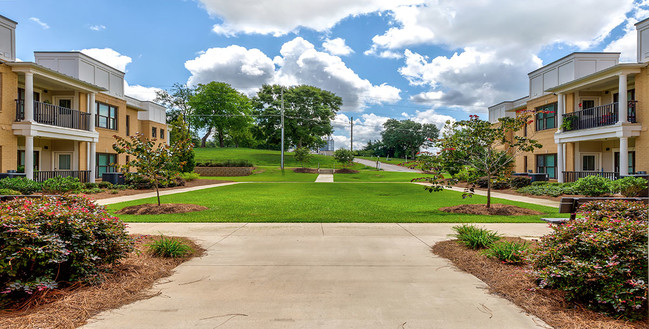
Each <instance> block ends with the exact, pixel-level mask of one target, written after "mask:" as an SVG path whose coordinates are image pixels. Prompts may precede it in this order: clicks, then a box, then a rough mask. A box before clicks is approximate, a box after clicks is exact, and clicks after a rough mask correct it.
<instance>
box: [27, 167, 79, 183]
mask: <svg viewBox="0 0 649 329" xmlns="http://www.w3.org/2000/svg"><path fill="white" fill-rule="evenodd" d="M57 176H61V177H76V178H78V179H79V181H80V182H82V183H87V182H89V181H90V170H47V171H43V170H41V171H38V172H35V173H34V180H36V181H37V182H44V181H46V180H48V179H50V178H53V177H57Z"/></svg>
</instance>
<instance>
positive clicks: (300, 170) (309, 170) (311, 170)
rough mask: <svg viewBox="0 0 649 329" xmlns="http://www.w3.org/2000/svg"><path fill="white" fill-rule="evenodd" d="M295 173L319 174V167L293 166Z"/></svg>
mask: <svg viewBox="0 0 649 329" xmlns="http://www.w3.org/2000/svg"><path fill="white" fill-rule="evenodd" d="M293 172H294V173H298V174H317V173H318V169H317V168H293Z"/></svg>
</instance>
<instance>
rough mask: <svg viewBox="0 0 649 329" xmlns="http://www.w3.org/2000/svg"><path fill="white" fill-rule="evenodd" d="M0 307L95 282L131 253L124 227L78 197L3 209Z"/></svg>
mask: <svg viewBox="0 0 649 329" xmlns="http://www.w3.org/2000/svg"><path fill="white" fill-rule="evenodd" d="M0 218H1V222H2V225H0V304H2V303H3V302H4V301H8V300H9V299H17V298H22V297H26V296H28V295H30V294H33V293H34V292H38V291H42V290H45V289H51V288H56V287H60V286H62V285H64V283H65V284H67V283H71V282H77V281H81V282H88V283H92V282H97V281H99V280H100V279H101V277H100V275H101V273H102V269H103V268H104V267H105V266H106V265H110V264H114V263H116V262H118V261H119V260H120V259H122V258H124V257H126V255H127V254H128V252H130V251H131V250H132V249H133V244H132V241H131V238H130V237H129V236H128V234H127V231H126V226H125V225H124V224H123V223H122V222H121V221H120V220H119V219H118V218H116V217H111V216H110V215H109V214H108V212H106V208H105V207H103V206H98V205H97V204H95V203H94V202H92V201H91V200H88V199H87V198H85V197H80V196H62V197H57V198H53V197H43V198H39V199H26V198H21V199H16V200H11V201H7V202H4V203H3V204H2V207H0Z"/></svg>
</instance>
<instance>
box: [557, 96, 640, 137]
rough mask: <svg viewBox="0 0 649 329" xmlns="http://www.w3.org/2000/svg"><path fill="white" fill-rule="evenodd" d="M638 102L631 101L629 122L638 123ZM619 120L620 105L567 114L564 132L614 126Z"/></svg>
mask: <svg viewBox="0 0 649 329" xmlns="http://www.w3.org/2000/svg"><path fill="white" fill-rule="evenodd" d="M636 103H637V102H636V101H629V103H628V106H627V120H628V121H629V122H631V123H635V122H636ZM618 120H619V111H618V103H611V104H606V105H602V106H596V107H591V108H588V109H584V110H580V111H576V112H572V113H566V114H564V115H563V122H564V124H563V126H562V127H563V128H564V131H570V130H581V129H589V128H596V127H604V126H612V125H614V124H616V123H617V122H618Z"/></svg>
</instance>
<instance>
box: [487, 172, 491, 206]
mask: <svg viewBox="0 0 649 329" xmlns="http://www.w3.org/2000/svg"><path fill="white" fill-rule="evenodd" d="M489 208H491V174H488V175H487V209H489Z"/></svg>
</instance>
